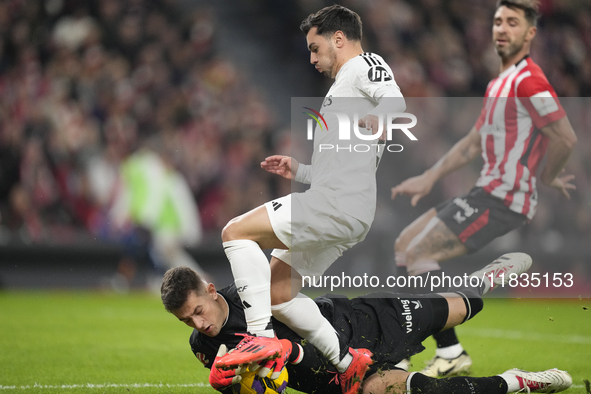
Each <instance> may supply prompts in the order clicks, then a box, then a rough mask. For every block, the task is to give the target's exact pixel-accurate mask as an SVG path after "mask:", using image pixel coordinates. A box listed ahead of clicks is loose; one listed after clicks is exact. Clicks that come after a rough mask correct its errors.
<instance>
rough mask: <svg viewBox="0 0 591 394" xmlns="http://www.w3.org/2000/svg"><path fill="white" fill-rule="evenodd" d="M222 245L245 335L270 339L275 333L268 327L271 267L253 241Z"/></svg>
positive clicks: (269, 325) (230, 242) (242, 240)
mask: <svg viewBox="0 0 591 394" xmlns="http://www.w3.org/2000/svg"><path fill="white" fill-rule="evenodd" d="M223 245H224V252H226V256H227V257H228V260H230V266H231V267H232V274H233V275H234V283H235V284H236V288H237V289H238V295H239V296H240V300H241V301H242V305H243V306H244V316H245V317H246V326H247V330H248V332H249V333H251V334H253V335H258V336H265V337H269V338H272V337H273V336H275V333H274V332H273V329H272V326H271V268H270V267H269V261H268V260H267V256H265V253H263V251H262V250H261V248H260V247H259V244H257V243H256V242H254V241H250V240H244V239H241V240H236V241H228V242H224V243H223Z"/></svg>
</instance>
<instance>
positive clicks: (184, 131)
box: [0, 0, 591, 291]
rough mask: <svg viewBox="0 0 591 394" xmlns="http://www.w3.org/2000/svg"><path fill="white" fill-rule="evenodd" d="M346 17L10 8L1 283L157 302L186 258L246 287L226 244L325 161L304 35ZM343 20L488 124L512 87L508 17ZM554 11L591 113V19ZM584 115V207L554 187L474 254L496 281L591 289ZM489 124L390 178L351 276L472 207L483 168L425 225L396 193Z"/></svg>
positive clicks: (580, 170)
mask: <svg viewBox="0 0 591 394" xmlns="http://www.w3.org/2000/svg"><path fill="white" fill-rule="evenodd" d="M329 3H331V2H323V1H312V0H306V1H304V0H300V1H296V0H290V1H281V2H276V1H263V0H259V1H254V0H253V1H241V2H233V1H229V0H220V1H181V0H158V1H142V0H128V1H116V0H101V1H98V0H97V1H75V0H46V1H26V0H22V1H5V2H2V3H1V4H0V286H3V287H5V288H8V289H10V288H29V287H33V288H54V287H59V288H70V287H79V288H86V287H92V288H96V287H100V288H115V289H118V290H122V291H125V290H126V289H127V288H143V287H146V286H151V287H152V288H154V287H157V283H158V280H159V276H160V275H161V273H162V272H163V268H157V269H155V268H154V266H156V267H167V264H166V261H167V260H168V261H176V262H181V263H183V262H185V263H187V264H191V260H195V261H197V262H198V264H200V265H201V266H202V268H203V269H205V270H207V271H208V272H209V273H210V276H211V279H216V280H218V281H222V282H224V283H227V282H228V281H230V280H231V277H230V276H229V273H230V270H229V265H228V263H227V262H226V260H225V257H224V255H223V254H222V252H221V241H220V235H219V234H220V230H221V228H222V227H223V226H224V225H225V224H226V223H227V222H228V220H230V219H231V218H233V217H235V216H237V215H240V214H242V213H244V212H246V211H248V210H250V209H252V208H254V207H256V206H258V205H260V204H262V203H264V202H266V201H268V200H270V199H272V198H274V197H278V196H281V195H285V194H287V193H289V191H290V185H289V182H288V181H285V180H283V179H279V178H278V177H276V176H273V175H271V174H268V173H266V172H265V171H263V170H262V169H260V167H259V163H260V161H261V160H262V159H263V158H264V157H266V156H268V155H270V154H277V153H281V154H292V153H293V154H294V155H296V157H297V159H299V160H300V161H302V162H304V163H306V162H309V157H299V156H297V153H298V152H297V151H294V150H293V149H292V147H291V144H290V115H291V114H290V100H291V97H311V96H317V97H322V96H324V94H325V93H326V91H327V89H328V87H329V86H330V83H331V81H329V80H328V79H326V78H324V77H322V76H320V75H319V74H318V73H317V72H316V71H315V70H314V68H313V67H312V66H311V65H310V64H309V53H308V51H307V48H306V42H305V37H304V35H303V34H302V33H301V32H300V31H299V23H300V21H301V20H302V19H303V18H304V17H305V16H307V15H308V14H309V13H312V12H315V11H316V10H318V9H320V8H321V7H323V6H325V5H327V4H329ZM343 5H345V6H349V7H350V8H352V9H354V10H356V11H357V12H358V13H359V14H360V15H361V17H362V20H363V22H364V41H363V48H364V50H366V51H373V52H376V53H378V54H380V55H382V56H383V57H384V58H385V59H386V60H387V61H388V63H389V64H390V65H391V66H392V69H393V70H394V74H395V78H396V81H397V82H398V84H399V85H400V87H401V89H402V92H403V93H404V95H405V96H406V97H429V96H431V97H473V100H474V102H475V103H476V108H477V107H478V103H479V102H480V97H481V96H482V94H483V93H484V90H485V87H486V84H487V83H488V81H489V80H490V79H491V78H493V77H494V76H496V75H497V73H498V68H499V60H498V57H497V56H496V54H495V53H494V50H493V48H492V44H491V26H492V15H493V13H494V1H492V0H490V1H482V0H480V1H476V0H470V1H459V0H450V1H443V0H422V1H404V0H391V1H385V0H375V1H369V2H368V1H352V0H349V1H344V2H343ZM541 11H542V14H543V16H542V18H541V20H540V23H539V30H538V34H537V37H536V39H535V42H534V46H533V51H532V57H533V58H534V60H535V61H536V62H537V63H538V64H539V65H540V66H541V67H542V69H543V70H544V71H545V72H546V75H547V76H548V78H549V80H550V82H551V84H552V85H553V86H554V88H555V89H556V92H557V93H558V95H559V96H561V97H587V96H590V95H591V7H590V5H589V2H588V1H583V0H580V1H579V0H568V1H567V0H553V1H552V0H545V1H542V7H541ZM581 100H583V101H582V103H583V108H584V105H587V104H588V102H586V101H584V99H581ZM567 110H568V108H567ZM569 112H570V113H569V115H570V117H571V122H572V123H573V124H574V125H575V131H576V132H577V134H578V137H579V143H578V145H577V148H576V151H575V153H574V155H573V157H572V159H571V161H570V163H569V165H568V167H567V172H568V173H573V174H575V175H576V184H577V188H578V190H577V191H576V192H574V193H572V194H573V195H572V199H571V200H570V201H566V200H565V199H563V198H562V197H561V196H559V195H558V193H555V192H554V191H553V190H549V189H547V188H545V187H544V186H540V188H539V189H540V208H539V211H538V213H537V215H536V217H535V218H534V220H533V222H532V223H531V224H530V225H529V226H525V227H523V228H521V229H520V230H518V231H515V232H514V233H512V234H511V236H510V237H506V238H505V240H504V241H503V240H498V241H495V242H494V243H493V244H492V245H491V246H490V247H488V248H486V249H485V250H484V251H483V252H484V255H482V257H478V255H476V256H472V257H475V258H476V260H478V265H482V264H480V261H487V260H489V259H490V258H493V257H495V255H497V254H499V253H503V252H506V251H512V250H523V251H526V252H529V253H532V254H533V255H534V257H539V258H540V259H541V264H542V267H547V268H545V269H546V270H547V269H550V267H553V268H552V269H554V270H556V269H559V272H560V271H561V272H566V271H569V272H573V273H576V276H577V283H578V284H580V285H581V286H583V285H586V286H589V283H590V282H589V277H590V275H591V268H590V267H589V265H590V264H589V263H590V262H591V250H590V247H589V243H588V242H587V240H588V239H589V236H590V234H591V215H590V205H589V204H590V203H591V197H590V195H591V194H590V193H591V189H590V185H589V179H590V177H589V172H590V171H591V161H590V160H591V159H590V158H591V151H590V150H591V141H590V139H591V137H590V133H589V126H590V123H591V118H590V116H589V115H587V114H586V111H584V110H580V109H579V110H577V109H576V108H575V110H572V111H569ZM476 116H477V112H476V111H474V114H473V116H472V117H470V115H469V114H468V115H467V116H466V118H465V119H463V123H462V122H456V124H454V125H452V127H441V128H438V129H434V128H431V129H428V130H425V131H424V133H423V134H422V135H418V138H419V142H418V144H417V147H418V148H415V147H411V146H408V149H407V150H406V151H405V152H404V153H402V154H399V155H397V156H396V154H391V155H390V157H388V158H387V159H385V160H384V161H383V163H382V165H381V168H380V171H379V179H380V182H379V185H380V200H379V207H378V213H379V215H378V216H377V219H376V222H375V223H374V226H373V229H372V233H371V234H370V236H369V237H368V240H367V241H366V242H365V244H366V246H367V247H368V248H369V249H367V250H369V251H370V252H371V253H370V252H367V253H366V252H364V251H363V250H362V248H361V246H360V247H358V248H357V249H358V250H359V252H355V251H352V252H350V253H349V255H350V256H347V255H345V257H344V258H343V259H342V260H343V263H342V264H341V265H340V266H339V267H346V266H348V265H349V266H351V267H352V268H351V269H352V270H353V272H354V271H355V267H361V266H363V267H364V268H363V269H364V272H367V271H369V272H370V273H371V271H372V270H373V271H375V270H376V269H377V270H380V271H384V270H385V271H388V272H390V271H391V270H393V268H392V261H393V256H392V245H393V241H394V239H395V238H396V236H397V235H398V234H399V232H400V230H402V228H404V227H405V226H406V225H407V224H409V223H410V222H411V221H412V220H413V219H414V218H416V217H417V216H418V215H420V214H421V213H422V212H424V211H425V210H426V209H428V208H429V207H431V206H433V205H435V204H437V203H439V202H441V201H443V200H445V199H447V198H449V197H452V196H456V195H460V194H463V193H465V192H467V191H468V190H469V188H470V187H471V185H473V183H474V180H475V179H476V177H477V173H478V170H479V168H480V162H479V161H476V162H475V163H474V165H473V166H471V167H470V168H467V169H465V170H462V171H458V172H457V173H455V174H453V175H450V176H448V177H447V178H446V179H445V180H443V181H442V182H439V183H438V184H437V186H436V188H435V189H434V190H433V192H432V193H431V194H430V195H429V196H428V197H426V198H424V199H423V201H421V203H420V204H419V206H418V207H417V208H411V207H410V204H409V201H408V199H406V198H405V197H401V198H399V199H398V200H397V201H394V202H391V201H390V200H389V189H390V187H391V186H394V185H396V184H397V183H399V182H401V181H403V180H404V179H406V178H408V177H410V176H413V175H418V174H420V173H421V172H422V171H424V170H425V169H426V168H428V167H429V166H431V165H432V164H433V163H434V162H435V161H436V160H437V159H438V158H439V157H440V156H441V155H442V154H443V153H445V152H446V151H447V150H448V149H449V147H450V146H451V145H452V144H453V143H455V142H456V141H457V140H458V139H459V138H461V137H462V136H463V135H465V134H466V133H467V132H468V130H469V128H470V126H471V125H472V124H473V122H474V121H475V119H476ZM294 132H295V131H294ZM405 148H406V147H405ZM413 149H416V150H414V151H413ZM122 190H131V192H130V193H129V194H128V195H127V196H126V195H124V194H123V193H122ZM147 196H151V197H147ZM357 249H355V250H357ZM185 251H186V252H187V253H185ZM358 255H361V256H362V257H359V256H358ZM360 259H363V261H362V263H363V264H360ZM467 259H468V260H463V261H472V260H470V257H469V258H467ZM463 261H462V260H460V264H463ZM452 266H453V262H452V263H451V264H450V267H452ZM365 267H367V269H366V268H365ZM372 267H373V268H372ZM557 267H559V268H557ZM393 272H394V271H392V273H393ZM542 272H543V271H542Z"/></svg>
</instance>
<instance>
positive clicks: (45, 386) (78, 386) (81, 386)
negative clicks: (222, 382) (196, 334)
mask: <svg viewBox="0 0 591 394" xmlns="http://www.w3.org/2000/svg"><path fill="white" fill-rule="evenodd" d="M155 387H156V388H175V387H211V386H210V384H209V383H201V382H199V383H185V384H182V383H178V384H169V383H166V384H165V383H157V384H156V383H129V384H126V383H121V384H119V383H102V384H101V383H98V384H95V383H86V384H61V385H50V384H39V383H35V384H32V385H24V386H23V385H20V386H17V385H15V386H1V385H0V390H30V389H48V390H49V389H105V388H134V389H141V388H155Z"/></svg>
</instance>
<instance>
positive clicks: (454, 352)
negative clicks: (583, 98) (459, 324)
mask: <svg viewBox="0 0 591 394" xmlns="http://www.w3.org/2000/svg"><path fill="white" fill-rule="evenodd" d="M463 351H464V348H463V347H462V344H461V343H456V344H455V345H451V346H447V347H438V348H437V349H436V350H435V355H437V356H439V357H441V358H446V359H448V360H451V359H452V358H456V357H458V356H459V355H460V354H462V352H463Z"/></svg>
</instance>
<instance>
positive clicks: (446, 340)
mask: <svg viewBox="0 0 591 394" xmlns="http://www.w3.org/2000/svg"><path fill="white" fill-rule="evenodd" d="M433 338H435V340H436V341H437V347H438V348H442V347H449V346H453V345H457V344H458V343H460V341H458V337H457V336H456V330H454V329H453V328H448V329H447V330H443V331H439V332H438V333H437V334H433Z"/></svg>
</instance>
